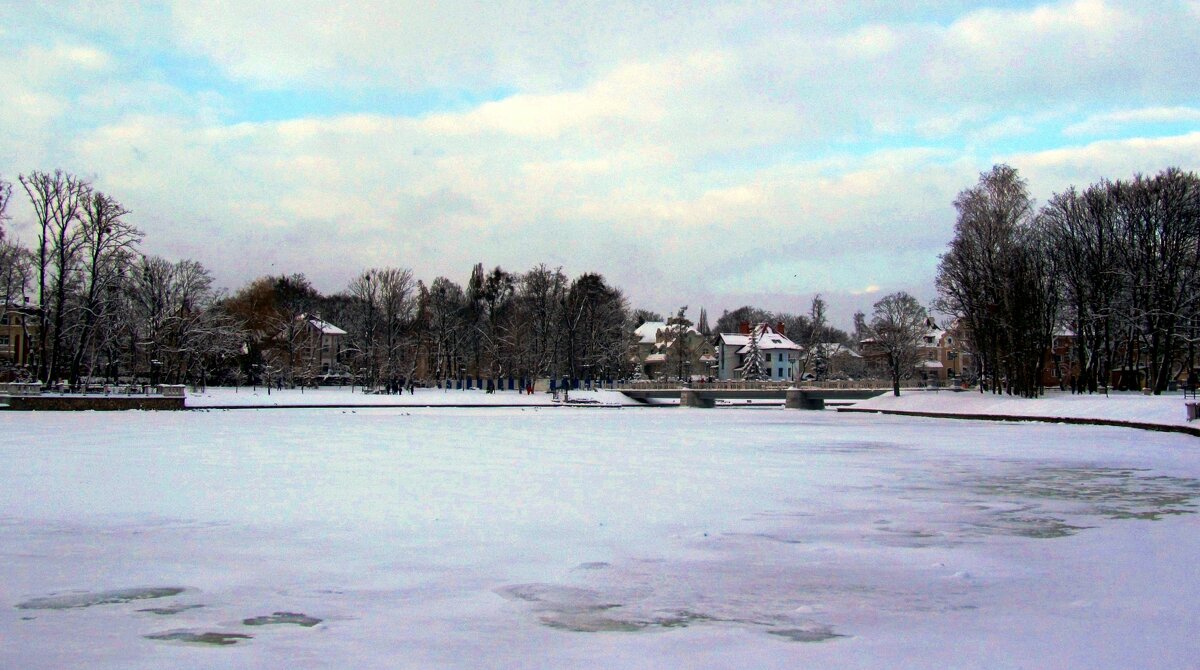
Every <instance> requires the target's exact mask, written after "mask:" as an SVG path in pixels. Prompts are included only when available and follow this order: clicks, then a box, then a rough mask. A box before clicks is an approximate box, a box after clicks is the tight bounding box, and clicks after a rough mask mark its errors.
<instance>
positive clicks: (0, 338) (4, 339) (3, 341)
mask: <svg viewBox="0 0 1200 670" xmlns="http://www.w3.org/2000/svg"><path fill="white" fill-rule="evenodd" d="M7 346H8V335H0V347H7Z"/></svg>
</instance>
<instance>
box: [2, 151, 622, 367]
mask: <svg viewBox="0 0 1200 670" xmlns="http://www.w3.org/2000/svg"><path fill="white" fill-rule="evenodd" d="M18 183H19V184H20V186H21V188H22V189H23V190H24V191H25V194H26V195H27V197H28V198H29V203H30V205H31V207H32V210H33V217H34V220H33V224H34V226H33V227H34V231H35V233H36V239H35V240H33V242H32V244H30V245H28V246H25V245H23V244H22V243H20V242H19V241H17V240H13V239H11V237H6V236H5V233H4V226H3V225H2V224H4V223H7V221H8V219H9V215H8V210H9V205H10V204H11V202H12V197H13V194H14V185H13V184H12V183H11V182H8V181H5V180H3V179H0V291H2V292H3V295H2V296H0V300H2V301H3V305H2V306H0V314H4V315H7V314H9V313H10V312H14V313H20V314H21V315H23V317H24V318H23V319H22V322H23V324H24V327H25V329H26V332H25V335H26V336H27V342H28V343H29V348H30V360H29V362H28V364H27V365H25V366H19V367H18V366H13V367H10V369H8V370H4V371H2V372H3V374H4V375H5V376H7V377H8V378H10V379H14V378H28V379H36V380H39V381H41V382H43V383H50V382H54V381H59V380H66V381H67V382H68V383H70V384H72V385H75V384H78V383H80V382H81V381H82V380H87V379H95V378H104V379H110V380H116V379H120V378H143V379H153V380H154V381H161V382H171V383H183V382H188V383H210V382H219V383H242V382H246V381H265V379H264V378H265V377H272V378H274V379H277V380H282V381H286V382H287V383H289V384H290V383H296V382H300V381H306V380H311V379H313V378H314V377H315V376H316V375H317V374H318V373H319V372H321V371H318V370H315V369H314V368H313V365H314V364H313V358H312V356H310V355H306V353H308V351H306V347H307V346H309V344H308V343H309V342H310V341H309V340H307V339H306V338H308V337H310V334H309V333H308V332H307V329H308V328H309V327H310V325H309V322H310V320H312V319H322V320H324V321H327V322H329V323H332V324H336V325H337V326H340V327H342V328H344V329H345V331H347V334H346V335H345V342H344V343H343V346H344V351H343V352H342V355H341V357H340V365H341V366H342V371H343V372H345V373H346V374H348V375H349V376H350V377H351V378H353V379H356V380H363V381H364V382H365V383H369V384H376V383H383V382H385V381H391V380H396V379H399V378H407V379H412V378H413V377H414V376H415V375H417V374H418V371H420V374H423V375H424V376H426V377H427V378H439V379H440V378H451V377H460V376H467V375H470V376H477V377H504V376H517V377H546V376H571V377H574V378H587V377H595V378H603V377H616V376H622V375H625V374H628V373H629V372H630V368H631V365H632V362H631V361H630V360H629V358H628V353H629V344H630V337H631V335H630V333H631V330H632V329H631V327H630V320H631V318H632V315H633V313H632V312H631V310H630V309H629V305H628V301H627V300H626V298H625V296H624V294H623V293H622V292H621V290H620V289H618V288H616V287H614V286H611V285H610V284H609V283H608V282H607V281H606V280H605V278H604V277H603V276H602V275H600V274H597V273H590V272H589V273H584V274H582V275H580V276H578V277H575V278H574V279H571V278H568V277H567V276H566V275H564V274H563V272H562V270H561V269H559V268H550V267H547V266H545V265H538V266H536V267H534V268H532V269H530V270H528V271H526V272H523V273H513V272H509V271H506V270H504V269H502V268H500V267H496V268H494V269H492V270H490V271H488V270H485V269H484V267H483V265H482V264H479V265H476V266H475V267H474V268H473V270H472V272H471V275H470V278H469V280H468V281H467V283H466V285H465V286H462V285H459V284H457V283H455V282H454V281H452V280H451V279H448V278H446V277H438V278H436V279H435V280H434V281H433V282H431V283H429V284H425V283H424V282H422V281H420V280H417V279H415V278H414V276H413V274H412V272H411V270H409V269H406V268H395V267H390V268H372V269H368V270H365V271H363V272H362V273H360V274H359V275H357V276H356V277H355V278H354V279H353V280H352V281H351V282H350V283H349V285H348V286H347V287H346V288H345V290H343V291H340V292H337V293H334V294H332V295H322V294H321V293H320V292H319V291H317V290H316V289H315V288H314V287H313V286H312V284H311V282H310V281H309V280H308V279H307V278H306V277H305V276H304V275H303V274H291V275H279V276H267V277H261V278H259V279H256V280H253V281H251V282H250V283H248V284H247V285H246V286H244V287H242V288H241V289H239V290H237V291H236V292H234V293H233V294H228V293H226V292H224V291H221V290H218V289H217V288H215V286H214V283H213V277H212V274H211V272H210V271H209V270H208V269H207V268H205V267H204V266H203V265H202V264H201V263H200V262H198V261H195V260H190V259H187V260H181V261H177V262H172V261H169V260H166V259H164V258H160V257H157V256H154V255H149V254H145V253H143V252H142V251H141V250H140V246H141V243H142V241H143V239H144V233H143V232H142V231H141V230H140V229H138V228H137V227H136V226H134V225H133V224H131V223H130V222H129V221H128V216H129V211H128V210H127V209H126V208H125V207H123V206H122V205H121V203H120V202H119V201H118V200H117V199H116V198H115V197H113V196H112V195H110V194H107V193H104V192H102V191H100V190H99V189H97V188H95V187H94V185H93V184H91V183H90V182H89V181H88V180H86V179H84V178H81V177H79V176H76V175H72V174H69V173H65V172H63V171H61V170H57V171H54V172H40V171H34V172H31V173H29V174H22V175H20V176H19V178H18ZM5 322H6V323H7V322H8V321H7V320H6V321H5Z"/></svg>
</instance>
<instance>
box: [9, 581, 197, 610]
mask: <svg viewBox="0 0 1200 670" xmlns="http://www.w3.org/2000/svg"><path fill="white" fill-rule="evenodd" d="M186 590H187V589H185V588H182V587H178V586H156V587H149V588H132V589H116V590H113V591H98V592H95V593H90V592H80V593H64V594H58V595H51V596H45V597H43V598H33V599H31V600H26V601H25V602H23V603H20V604H18V605H17V608H18V609H23V610H65V609H74V608H77V607H91V606H93V605H119V604H122V603H129V602H133V601H135V600H148V599H151V598H169V597H171V596H177V595H179V594H180V593H183V592H184V591H186Z"/></svg>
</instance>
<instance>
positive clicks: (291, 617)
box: [242, 612, 321, 628]
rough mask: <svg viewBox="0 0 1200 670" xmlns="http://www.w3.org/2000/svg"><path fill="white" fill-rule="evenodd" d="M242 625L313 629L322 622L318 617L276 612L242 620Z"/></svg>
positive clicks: (299, 613)
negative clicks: (281, 625) (285, 625)
mask: <svg viewBox="0 0 1200 670" xmlns="http://www.w3.org/2000/svg"><path fill="white" fill-rule="evenodd" d="M242 623H243V624H245V625H247V626H270V625H274V624H294V625H297V626H304V627H305V628H312V627H313V626H315V625H317V624H319V623H321V620H320V619H318V618H316V617H311V616H308V615H307V614H304V613H302V612H275V613H274V614H270V615H263V616H256V617H251V618H249V619H242Z"/></svg>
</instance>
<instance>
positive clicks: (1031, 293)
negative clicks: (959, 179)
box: [936, 165, 1200, 397]
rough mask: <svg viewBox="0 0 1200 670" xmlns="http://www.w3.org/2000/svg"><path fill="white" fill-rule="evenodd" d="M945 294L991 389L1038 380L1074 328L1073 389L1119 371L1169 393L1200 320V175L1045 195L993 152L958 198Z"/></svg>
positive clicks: (943, 274)
mask: <svg viewBox="0 0 1200 670" xmlns="http://www.w3.org/2000/svg"><path fill="white" fill-rule="evenodd" d="M954 206H955V208H956V210H957V212H958V218H957V222H956V225H955V231H954V238H953V240H952V241H951V242H950V245H949V249H948V250H947V251H946V253H945V254H943V255H942V257H941V261H940V265H939V267H938V272H937V279H936V285H937V289H938V295H939V298H938V302H937V306H938V308H939V309H940V310H941V311H944V312H946V313H950V314H954V315H956V316H958V317H959V318H961V319H962V320H963V321H964V323H965V324H966V326H967V328H968V330H969V332H970V337H971V342H972V350H973V351H972V353H973V354H974V360H975V365H976V366H977V372H978V375H979V378H980V379H981V380H982V381H983V383H984V384H985V385H986V386H987V388H989V389H991V390H992V391H994V392H1002V391H1003V392H1009V393H1013V394H1018V395H1023V396H1028V397H1032V396H1035V395H1037V394H1038V393H1039V392H1040V388H1039V386H1040V375H1041V370H1042V368H1043V366H1044V365H1045V364H1046V362H1047V361H1046V356H1047V355H1048V353H1047V347H1048V346H1049V344H1050V342H1051V341H1052V338H1053V336H1054V335H1055V333H1056V331H1063V332H1069V333H1070V334H1073V335H1074V342H1075V347H1074V352H1075V353H1074V355H1075V357H1076V364H1077V366H1078V373H1077V378H1076V379H1074V380H1072V381H1073V388H1075V389H1076V390H1082V391H1090V392H1095V391H1096V390H1097V389H1098V388H1099V387H1100V386H1104V385H1107V384H1109V383H1110V382H1112V381H1115V382H1116V383H1118V384H1119V385H1122V386H1129V387H1138V386H1141V385H1144V386H1145V387H1147V388H1150V389H1152V390H1153V391H1154V392H1155V393H1162V392H1163V391H1164V390H1166V388H1167V384H1168V383H1169V382H1170V381H1171V380H1172V379H1174V378H1175V377H1176V376H1178V375H1180V374H1181V373H1182V372H1184V371H1185V370H1186V371H1189V372H1190V371H1191V370H1193V369H1194V367H1195V345H1196V342H1197V335H1198V330H1200V286H1198V281H1200V178H1198V177H1197V176H1196V175H1195V174H1194V173H1191V172H1184V171H1182V170H1179V169H1177V168H1168V169H1166V170H1163V171H1162V172H1159V173H1158V174H1156V175H1153V176H1145V175H1136V176H1134V177H1133V178H1131V179H1127V180H1118V181H1108V180H1103V181H1100V182H1098V183H1096V184H1092V185H1090V186H1088V187H1086V188H1084V189H1082V190H1079V189H1076V188H1075V187H1071V188H1069V189H1067V190H1066V191H1064V192H1062V193H1056V194H1054V195H1053V196H1052V197H1051V198H1050V200H1049V201H1048V202H1047V203H1046V204H1045V205H1043V206H1042V207H1040V208H1036V207H1035V205H1034V203H1033V200H1032V199H1031V198H1030V196H1029V193H1028V185H1027V183H1026V182H1025V180H1023V179H1022V178H1021V177H1020V176H1019V174H1018V173H1017V171H1016V170H1015V169H1013V168H1012V167H1010V166H1007V165H997V166H995V167H993V168H992V169H991V170H990V171H989V172H985V173H983V174H982V175H980V178H979V181H978V183H977V184H976V185H975V186H973V187H971V188H969V189H966V190H964V191H962V192H961V193H959V195H958V197H957V199H956V200H955V201H954Z"/></svg>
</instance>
